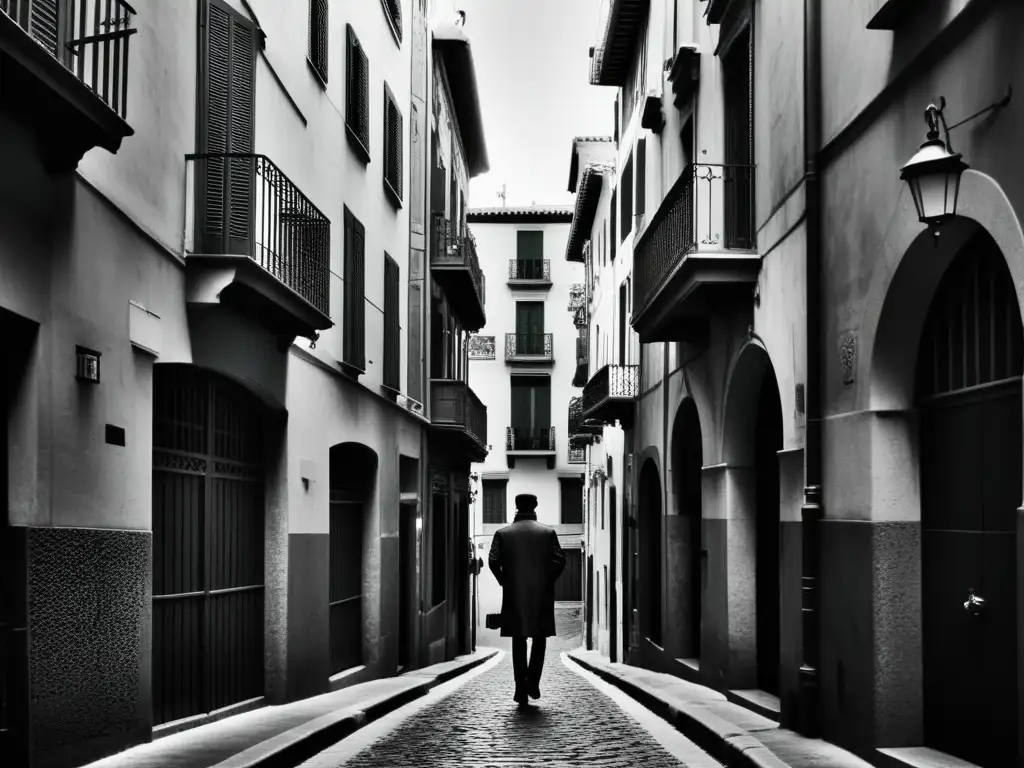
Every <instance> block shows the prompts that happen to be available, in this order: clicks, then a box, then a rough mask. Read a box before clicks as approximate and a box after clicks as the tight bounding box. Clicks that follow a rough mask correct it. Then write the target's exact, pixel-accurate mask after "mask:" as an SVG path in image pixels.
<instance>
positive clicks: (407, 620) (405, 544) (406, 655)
mask: <svg viewBox="0 0 1024 768" xmlns="http://www.w3.org/2000/svg"><path fill="white" fill-rule="evenodd" d="M398 514H399V520H398V582H399V587H398V666H400V667H406V666H408V665H409V664H411V663H412V642H413V638H412V634H413V633H412V627H413V623H412V622H413V610H414V605H413V594H414V591H413V590H414V583H413V578H414V576H415V574H416V505H415V504H402V505H401V506H400V507H399V509H398Z"/></svg>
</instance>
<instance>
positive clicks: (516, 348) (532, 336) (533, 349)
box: [505, 333, 554, 362]
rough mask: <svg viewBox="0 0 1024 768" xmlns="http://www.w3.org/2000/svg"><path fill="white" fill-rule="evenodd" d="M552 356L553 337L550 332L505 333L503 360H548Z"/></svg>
mask: <svg viewBox="0 0 1024 768" xmlns="http://www.w3.org/2000/svg"><path fill="white" fill-rule="evenodd" d="M553 357H554V338H553V337H552V335H551V334H550V333H506V334H505V360H506V361H508V362H511V361H515V360H521V359H525V360H527V361H530V362H536V361H537V360H541V361H550V360H552V359H553Z"/></svg>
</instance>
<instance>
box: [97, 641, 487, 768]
mask: <svg viewBox="0 0 1024 768" xmlns="http://www.w3.org/2000/svg"><path fill="white" fill-rule="evenodd" d="M497 653H498V651H497V649H494V648H482V647H480V646H479V645H478V646H477V651H476V653H474V654H471V655H468V656H460V657H458V658H456V659H455V660H453V661H448V662H444V663H442V664H434V665H433V666H430V667H425V668H423V669H417V670H413V671H412V672H409V673H408V674H405V675H399V676H398V677H391V678H384V679H381V680H372V681H370V682H367V683H360V684H358V685H353V686H350V687H348V688H342V689H340V690H337V691H333V692H331V693H325V694H322V695H320V696H313V697H311V698H308V699H302V700H300V701H296V702H292V703H291V704H282V705H279V706H270V707H262V708H260V709H256V710H253V711H251V712H246V713H244V714H240V715H234V716H232V717H228V718H225V719H223V720H219V721H217V722H213V723H209V724H207V725H202V726H199V727H197V728H192V729H190V730H187V731H181V732H179V733H175V734H172V735H169V736H164V737H163V738H159V739H157V740H155V741H152V742H150V743H148V744H141V745H139V746H137V747H133V748H132V749H129V750H126V751H125V752H121V753H119V754H116V755H112V756H111V757H107V758H104V759H102V760H98V761H96V762H94V763H90V764H89V765H88V766H85V768H212V767H213V766H217V767H219V768H255V766H269V765H275V766H279V765H297V764H298V763H300V762H302V761H303V760H305V759H307V758H308V757H309V756H311V755H314V754H316V753H317V752H319V751H321V750H323V749H325V748H326V747H328V746H330V745H331V744H333V743H335V742H336V741H338V740H339V739H343V738H344V737H345V736H348V735H349V734H351V733H353V732H354V731H356V730H358V729H359V728H361V727H363V726H364V725H366V724H367V723H369V722H372V721H373V720H375V719H377V718H379V717H381V716H382V715H384V714H387V713H389V712H392V711H394V710H395V709H398V708H399V707H401V706H402V705H404V704H406V703H408V702H410V701H413V700H415V699H417V698H419V697H421V696H424V695H425V694H426V693H427V692H428V691H430V690H431V689H432V688H434V687H435V686H437V685H439V684H441V683H444V682H446V681H448V680H451V679H452V678H454V677H457V676H458V675H460V674H462V673H464V672H468V671H469V670H470V669H473V668H475V667H477V666H479V665H480V664H482V663H484V662H485V661H487V660H488V659H490V658H492V657H493V656H495V655H496V654H497Z"/></svg>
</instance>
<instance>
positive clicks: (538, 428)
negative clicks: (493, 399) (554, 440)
mask: <svg viewBox="0 0 1024 768" xmlns="http://www.w3.org/2000/svg"><path fill="white" fill-rule="evenodd" d="M510 384H511V390H512V391H511V419H512V424H511V427H512V435H513V440H514V445H513V449H514V450H517V451H548V450H553V448H552V446H551V377H550V376H512V377H511V382H510Z"/></svg>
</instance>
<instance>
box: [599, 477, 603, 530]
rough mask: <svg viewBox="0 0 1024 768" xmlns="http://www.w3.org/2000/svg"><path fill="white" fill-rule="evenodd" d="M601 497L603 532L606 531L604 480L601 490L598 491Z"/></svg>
mask: <svg viewBox="0 0 1024 768" xmlns="http://www.w3.org/2000/svg"><path fill="white" fill-rule="evenodd" d="M598 494H599V495H600V496H601V530H602V531H603V530H604V480H602V481H601V488H600V490H598Z"/></svg>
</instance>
